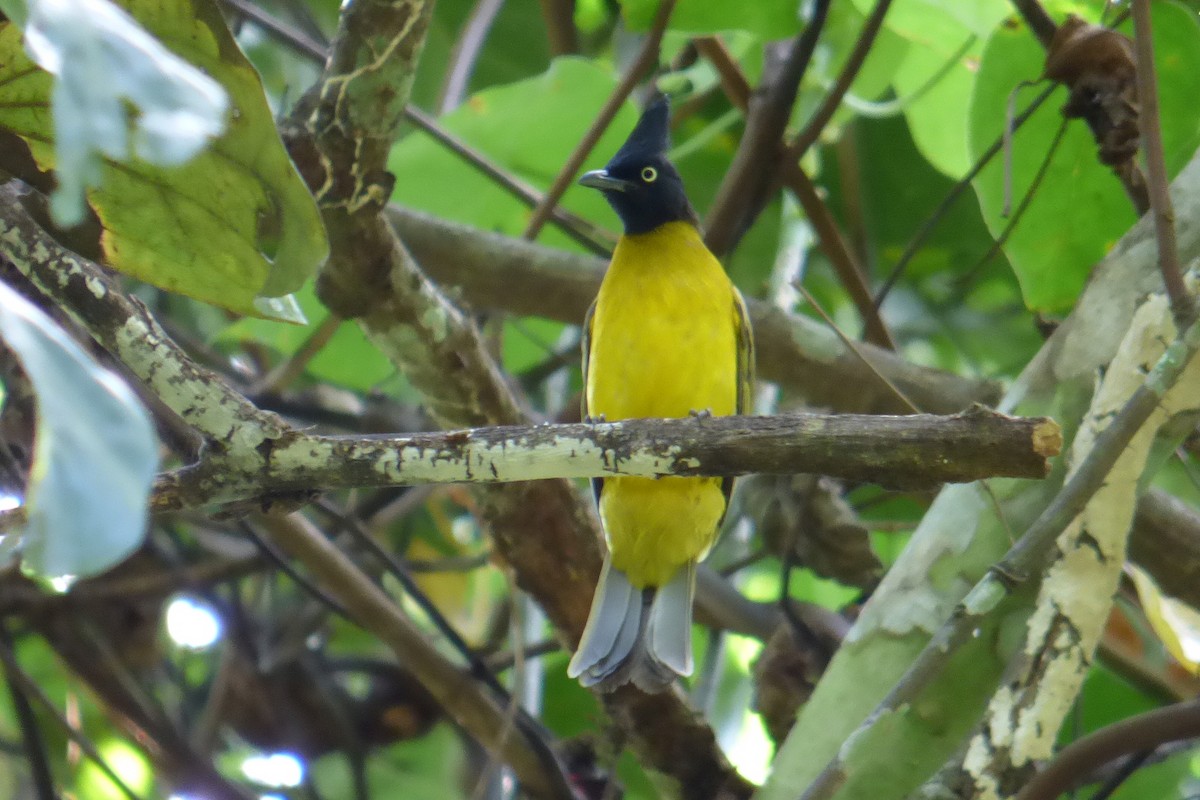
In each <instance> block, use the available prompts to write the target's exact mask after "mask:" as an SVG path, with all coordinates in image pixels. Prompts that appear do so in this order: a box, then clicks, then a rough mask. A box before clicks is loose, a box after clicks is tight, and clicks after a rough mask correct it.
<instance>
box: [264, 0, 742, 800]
mask: <svg viewBox="0 0 1200 800" xmlns="http://www.w3.org/2000/svg"><path fill="white" fill-rule="evenodd" d="M376 13H381V14H382V15H383V19H382V20H380V21H379V22H380V23H381V24H372V20H371V16H372V15H373V14H376ZM397 21H398V19H397V15H396V13H395V9H394V8H392V6H391V5H390V4H384V3H379V2H377V0H356V2H355V3H352V4H350V5H348V6H345V7H344V8H343V22H344V25H343V28H342V31H341V32H340V33H339V37H338V40H337V41H336V42H335V45H334V48H333V54H332V55H331V57H330V59H329V62H328V66H327V69H326V72H325V75H324V76H323V78H322V80H321V82H320V83H319V84H318V86H317V87H316V88H315V89H314V91H312V92H310V93H309V94H308V95H306V102H305V103H302V104H301V106H300V107H299V108H298V112H297V114H296V115H294V118H293V119H294V123H293V125H292V126H291V127H290V129H289V131H288V137H287V138H288V142H289V150H290V151H291V153H292V154H293V157H294V160H295V162H296V163H297V165H298V166H299V167H300V170H301V174H303V175H304V177H305V179H306V180H307V182H308V184H309V186H310V187H311V188H313V189H314V190H316V191H317V193H318V195H319V199H320V200H321V202H322V205H323V212H324V220H325V224H326V229H327V231H328V233H329V239H330V246H331V250H332V253H333V255H332V257H331V258H330V260H329V263H328V265H327V267H326V269H325V270H324V271H323V272H322V274H321V277H320V279H319V281H318V286H317V288H318V292H319V294H320V296H321V299H322V300H323V302H325V303H326V305H328V306H329V307H330V309H331V310H333V311H334V312H336V313H339V314H341V315H342V316H345V317H355V318H358V319H359V322H360V324H361V325H362V327H363V329H364V331H365V332H366V334H367V335H368V336H369V337H370V338H371V340H372V341H373V342H374V343H375V344H376V346H377V347H379V348H380V350H381V351H382V352H384V353H385V354H386V355H387V357H388V358H389V359H390V360H391V361H392V363H393V364H395V365H396V366H397V368H399V369H401V370H403V371H404V373H405V375H406V376H407V377H408V378H409V380H410V382H411V384H412V385H413V387H414V388H415V389H416V390H417V391H418V392H419V393H420V394H421V395H422V397H423V399H424V405H425V407H426V409H427V410H428V412H429V414H430V415H431V417H432V418H433V419H434V420H435V421H436V422H437V423H438V424H440V425H442V426H445V427H478V426H481V425H496V424H517V423H521V422H524V421H525V415H524V413H523V411H522V408H521V406H520V403H519V401H518V399H517V398H516V397H515V396H514V394H513V392H512V389H511V387H510V385H509V384H508V382H507V380H506V379H505V377H504V376H503V374H502V373H501V371H500V369H499V367H498V366H497V365H496V363H495V362H494V360H493V359H492V358H491V356H490V353H489V349H488V347H487V345H486V343H485V342H484V341H483V340H482V338H481V337H480V335H479V332H478V330H477V329H476V328H475V326H474V325H473V323H472V321H471V320H470V318H469V317H467V316H466V315H464V314H463V313H462V312H461V311H460V310H459V309H458V308H457V307H455V306H454V305H452V304H451V303H450V302H449V301H448V300H447V299H446V298H445V297H444V296H443V295H442V294H441V292H440V291H439V290H438V288H437V287H436V286H435V285H434V284H433V283H432V282H430V281H429V280H428V278H427V277H426V276H425V274H424V273H423V272H422V271H421V269H420V267H419V266H418V265H417V263H416V261H414V259H413V258H412V256H411V255H410V253H409V252H408V251H407V250H406V249H405V248H404V246H403V245H402V244H401V242H400V241H399V239H398V238H397V236H396V234H395V232H394V231H393V230H392V229H391V228H390V227H388V226H387V224H386V223H385V222H384V220H383V218H382V216H381V214H380V212H381V211H382V207H383V201H384V200H385V199H386V196H387V193H386V191H385V190H386V189H387V188H388V181H387V175H386V172H384V168H385V166H386V164H385V159H386V154H387V147H385V146H380V145H381V144H383V143H384V142H387V143H389V144H390V141H391V140H392V139H393V138H394V136H395V133H396V122H397V120H398V119H399V113H395V114H394V115H393V110H394V108H395V106H396V105H397V104H399V105H400V106H401V107H402V105H403V101H404V99H405V96H406V94H407V89H408V86H409V85H410V82H411V70H412V59H413V58H414V57H415V53H416V52H417V48H416V47H415V46H397V43H395V42H392V41H390V40H389V37H394V36H395V35H396V33H395V24H396V22H397ZM415 28H416V26H415V25H407V26H406V27H405V28H404V29H403V32H404V33H405V34H406V35H418V34H413V33H411V32H412V31H413V30H414V29H415ZM379 53H387V54H390V57H389V58H383V59H380V58H378V57H377V54H379ZM364 64H365V66H364ZM364 117H365V118H364ZM296 123H300V124H296ZM473 497H474V500H475V502H476V504H477V512H478V515H479V517H480V519H481V522H482V524H483V526H484V527H485V528H486V529H487V531H488V533H489V534H490V536H491V538H492V541H493V543H494V545H495V552H496V554H497V558H498V559H500V560H501V561H502V562H503V563H505V564H506V565H507V566H508V567H509V568H511V569H512V571H513V574H514V577H515V580H516V581H517V583H518V585H520V587H521V588H522V589H523V590H525V591H527V592H528V593H529V594H530V595H531V596H533V597H534V598H535V599H536V600H537V602H538V603H539V604H540V605H541V606H542V608H543V610H544V611H545V612H546V616H547V618H548V619H549V620H550V621H551V622H552V624H553V625H554V627H555V628H556V630H557V632H558V635H559V636H560V637H561V638H562V640H564V641H565V642H568V643H573V642H575V641H577V640H578V638H579V636H580V634H581V633H582V631H583V627H584V624H585V622H586V620H587V616H588V611H589V608H590V605H591V603H590V596H591V594H592V591H593V589H594V586H595V580H596V577H597V575H598V573H599V571H600V565H601V549H600V541H601V538H600V532H599V526H598V522H597V520H596V516H595V511H594V507H593V505H592V503H591V500H590V498H587V499H585V497H584V496H583V494H582V493H581V492H580V491H579V489H578V488H577V487H576V486H574V485H573V484H572V483H570V482H569V481H566V480H548V481H528V482H518V483H511V484H504V485H494V486H479V487H477V488H475V489H474V490H473ZM531 532H536V534H537V535H530V533H531ZM622 702H623V705H622V708H623V709H624V711H625V712H626V717H625V718H626V719H630V718H633V717H636V716H638V715H639V707H640V704H641V703H643V702H646V703H652V704H653V706H654V707H655V708H656V709H657V711H658V712H659V713H658V714H657V718H660V719H661V718H671V719H673V720H674V721H675V724H676V726H677V728H676V729H675V730H674V736H675V737H677V738H678V739H685V738H687V739H691V740H692V742H693V744H694V747H693V748H692V749H691V750H690V752H689V753H688V758H679V757H678V753H677V752H675V751H674V750H672V740H671V739H666V740H664V739H662V738H658V737H656V736H649V735H647V734H646V732H645V731H643V730H638V729H627V730H626V731H625V732H626V734H627V736H628V741H629V743H630V745H631V747H632V749H633V750H634V751H635V752H636V753H637V754H638V756H639V757H640V758H641V759H642V761H643V762H644V763H645V764H646V765H647V766H649V767H652V768H654V769H656V770H659V771H662V772H663V773H666V774H667V775H669V776H671V777H673V778H674V779H675V780H677V781H679V782H680V783H682V784H693V783H695V780H696V776H697V775H699V776H703V778H704V779H705V780H706V781H707V785H708V793H710V794H716V793H718V792H719V791H722V789H723V788H729V789H730V790H732V791H734V792H735V793H737V794H739V795H741V794H748V787H747V786H746V784H745V783H744V782H743V781H741V779H740V778H738V776H737V774H736V772H734V771H733V769H732V768H731V767H730V765H729V763H728V761H727V760H726V759H725V757H724V755H723V754H722V753H721V751H720V749H719V748H718V747H717V746H716V743H715V742H716V740H715V737H714V735H713V733H712V731H711V730H710V729H709V728H708V726H707V725H706V724H705V723H704V721H703V720H702V719H699V718H697V717H695V716H694V715H692V714H691V712H690V711H689V710H688V709H687V707H686V705H684V703H683V702H682V699H681V698H680V697H679V696H677V695H659V696H657V697H655V698H653V699H648V698H645V697H644V696H642V695H637V694H634V695H625V697H624V700H623V701H622ZM515 739H516V740H518V741H520V740H523V739H524V737H523V736H517V737H515ZM705 742H707V744H705ZM532 743H533V742H531V744H532ZM554 768H555V765H552V764H547V765H546V769H547V770H552V769H554ZM531 777H533V778H534V779H535V781H536V780H538V778H537V776H531Z"/></svg>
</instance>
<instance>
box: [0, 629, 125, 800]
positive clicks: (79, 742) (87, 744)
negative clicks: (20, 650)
mask: <svg viewBox="0 0 1200 800" xmlns="http://www.w3.org/2000/svg"><path fill="white" fill-rule="evenodd" d="M0 661H3V662H4V670H5V675H6V677H7V679H8V680H9V681H10V682H12V683H13V684H18V685H20V687H21V689H22V690H23V691H24V692H26V693H27V694H28V695H29V696H30V697H32V698H34V699H35V700H37V701H38V703H39V704H40V705H41V706H42V708H43V710H44V711H45V712H46V713H48V714H49V715H50V716H51V717H52V718H53V719H54V721H55V722H56V723H57V724H58V726H59V727H60V728H62V731H63V733H65V734H66V735H67V738H68V739H70V740H71V742H72V743H74V744H75V745H76V746H77V747H78V748H79V749H80V750H81V751H83V754H84V755H85V756H87V757H88V758H89V759H91V760H92V762H93V763H94V764H95V765H96V766H97V767H98V768H99V769H100V771H101V772H103V773H104V777H106V778H108V779H109V780H110V781H112V784H113V786H115V787H117V790H118V791H119V792H120V793H121V794H123V795H125V797H127V798H128V800H140V798H139V797H138V795H137V793H135V792H134V791H133V790H132V789H130V788H129V785H128V784H126V783H125V781H123V780H121V776H120V775H118V774H117V773H116V772H115V771H114V770H113V768H112V767H110V766H109V764H108V762H107V761H106V760H105V759H104V756H102V755H100V751H99V750H98V749H96V746H95V745H94V744H92V740H91V739H89V738H88V737H86V736H84V735H83V734H82V733H80V732H79V731H78V730H77V729H76V728H75V726H74V725H72V724H71V723H70V722H69V721H68V720H67V718H66V717H65V716H63V713H62V711H60V710H59V708H58V705H57V704H56V703H55V702H54V701H53V700H51V699H50V698H49V696H47V695H46V693H45V692H44V691H43V690H42V688H41V686H39V685H38V683H37V681H35V680H34V679H33V678H31V677H30V676H29V674H28V673H26V672H25V670H23V669H21V665H20V664H19V663H18V662H17V659H16V653H15V652H14V651H13V649H12V647H11V644H10V642H9V640H8V639H7V635H6V636H5V638H3V639H0Z"/></svg>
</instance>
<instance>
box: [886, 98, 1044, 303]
mask: <svg viewBox="0 0 1200 800" xmlns="http://www.w3.org/2000/svg"><path fill="white" fill-rule="evenodd" d="M1055 88H1057V87H1055V86H1048V87H1046V89H1045V90H1044V91H1043V92H1042V93H1041V94H1040V95H1038V96H1037V97H1036V98H1034V100H1033V102H1032V103H1030V104H1029V106H1028V107H1027V108H1026V109H1025V110H1024V111H1022V112H1021V113H1020V114H1018V115H1017V116H1016V117H1015V118H1014V119H1013V122H1012V127H1013V129H1016V128H1019V127H1021V125H1023V124H1025V122H1026V120H1028V119H1029V118H1030V117H1031V116H1033V113H1034V112H1035V111H1037V110H1038V109H1039V108H1040V107H1041V105H1042V103H1044V102H1046V99H1047V98H1049V97H1050V95H1051V94H1052V93H1053V92H1054V90H1055ZM1003 147H1004V137H1003V136H999V137H997V138H996V141H994V142H992V144H991V146H990V147H988V149H987V150H985V151H983V154H982V155H980V156H979V160H977V161H976V162H975V164H974V166H972V167H971V169H970V170H968V172H967V174H966V175H964V176H963V177H962V178H961V179H960V180H959V181H958V183H956V184H954V186H953V188H951V189H950V191H949V192H948V193H947V194H946V196H945V197H944V198H943V199H942V202H940V203H938V207H937V208H935V209H934V210H933V213H932V214H930V215H929V218H928V219H926V220H925V222H923V223H921V227H920V228H918V229H917V232H916V234H915V235H914V236H913V238H912V239H910V240H909V242H908V244H907V245H906V246H905V248H904V252H903V253H901V254H900V259H899V260H898V261H897V262H896V266H894V267H892V271H891V273H889V274H888V276H887V279H886V280H885V281H884V282H883V285H882V286H880V287H879V291H878V292H877V293H876V294H875V307H876V308H878V307H879V306H881V305H883V301H884V300H886V299H887V296H888V294H889V293H890V292H891V291H892V288H893V287H894V286H895V285H896V281H898V280H899V279H900V276H901V275H903V274H904V270H905V269H906V268H907V267H908V265H909V262H911V261H912V260H913V257H914V256H916V254H917V253H919V252H920V251H921V248H922V247H924V246H925V242H926V241H928V240H929V237H930V236H931V235H932V234H933V231H934V229H935V228H936V227H937V225H938V223H939V222H941V221H942V220H943V219H945V217H946V214H947V213H948V212H949V211H950V209H951V207H952V206H953V205H954V204H955V203H956V202H957V201H958V198H959V197H961V196H962V195H963V193H964V192H966V190H967V189H969V188H970V186H971V181H973V180H975V177H976V176H977V175H979V173H980V172H982V171H983V168H984V167H986V166H987V165H988V163H989V162H990V161H991V160H992V159H993V158H995V157H996V154H997V153H999V152H1000V150H1001V149H1002V148H1003Z"/></svg>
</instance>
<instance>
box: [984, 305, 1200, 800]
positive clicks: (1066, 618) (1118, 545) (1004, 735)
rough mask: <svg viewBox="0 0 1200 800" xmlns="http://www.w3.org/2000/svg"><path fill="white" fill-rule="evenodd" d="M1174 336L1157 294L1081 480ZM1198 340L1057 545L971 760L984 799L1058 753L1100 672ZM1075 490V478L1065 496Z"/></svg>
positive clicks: (1082, 443) (1108, 390) (1193, 374)
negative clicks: (1116, 600) (1154, 468)
mask: <svg viewBox="0 0 1200 800" xmlns="http://www.w3.org/2000/svg"><path fill="white" fill-rule="evenodd" d="M1173 334H1174V326H1173V325H1172V323H1171V312H1170V302H1169V300H1168V298H1167V297H1165V296H1164V295H1161V294H1157V295H1153V296H1151V297H1150V298H1149V299H1148V300H1147V301H1146V302H1145V303H1144V304H1143V305H1142V306H1141V308H1139V309H1138V312H1137V314H1135V315H1134V321H1133V324H1132V325H1131V326H1130V329H1129V333H1128V334H1127V336H1126V338H1125V340H1124V341H1123V342H1122V346H1121V348H1120V349H1119V350H1118V352H1117V355H1116V357H1115V358H1114V359H1113V361H1112V363H1111V364H1110V365H1109V367H1108V369H1107V370H1105V374H1104V380H1103V382H1102V383H1101V385H1100V386H1099V388H1098V389H1097V391H1096V394H1095V395H1094V397H1093V400H1092V407H1091V408H1090V409H1089V411H1088V414H1087V416H1086V417H1085V418H1084V424H1083V426H1082V428H1081V429H1080V431H1079V433H1078V434H1077V435H1076V437H1075V443H1074V446H1073V447H1072V453H1071V461H1072V462H1073V463H1072V473H1071V474H1072V477H1074V476H1075V475H1079V474H1081V473H1082V472H1083V470H1084V469H1086V467H1087V466H1088V464H1089V460H1094V454H1096V451H1097V450H1098V449H1099V448H1100V446H1102V445H1104V444H1109V445H1111V442H1108V441H1105V439H1104V437H1103V435H1102V434H1103V432H1104V431H1106V430H1108V429H1109V427H1110V425H1115V424H1117V423H1119V422H1120V421H1121V420H1122V416H1121V413H1120V412H1121V409H1122V408H1123V407H1125V406H1127V405H1128V404H1130V403H1131V402H1132V401H1133V400H1134V398H1136V397H1138V392H1139V391H1141V390H1142V386H1143V383H1142V381H1143V378H1144V377H1145V375H1146V372H1145V371H1146V367H1147V366H1148V365H1149V364H1153V363H1154V362H1155V361H1158V360H1159V359H1161V358H1163V356H1164V353H1165V352H1166V351H1167V343H1168V342H1170V341H1171V339H1172V338H1173ZM1190 334H1191V335H1190V336H1189V337H1185V338H1184V339H1183V340H1182V341H1183V342H1184V343H1185V344H1186V345H1187V346H1188V348H1187V350H1186V351H1185V352H1181V353H1176V354H1175V359H1176V360H1177V362H1178V363H1179V364H1181V365H1182V364H1188V365H1189V366H1188V368H1187V369H1186V370H1177V371H1178V372H1179V374H1178V375H1177V376H1176V378H1175V380H1174V381H1173V385H1172V384H1167V385H1166V386H1163V387H1161V388H1160V389H1159V390H1158V391H1156V392H1155V395H1154V398H1153V399H1154V400H1156V401H1157V402H1153V403H1152V404H1151V405H1150V407H1151V408H1152V409H1153V410H1152V412H1151V413H1150V414H1149V415H1147V417H1148V419H1147V420H1146V422H1145V423H1144V424H1143V425H1142V426H1141V427H1140V429H1138V430H1137V432H1136V434H1135V435H1133V436H1131V437H1129V441H1128V442H1126V443H1124V446H1123V447H1122V448H1121V450H1120V451H1119V457H1118V458H1115V459H1113V461H1114V462H1115V463H1113V465H1112V466H1111V468H1110V469H1108V470H1106V471H1105V473H1104V475H1103V477H1102V483H1101V485H1099V487H1098V488H1097V489H1096V491H1095V494H1094V496H1093V497H1092V498H1091V499H1090V500H1089V501H1088V503H1087V505H1086V506H1085V507H1084V509H1083V511H1082V512H1081V513H1080V514H1079V515H1078V516H1076V517H1075V518H1074V520H1073V521H1072V522H1071V524H1070V525H1068V526H1067V527H1066V529H1065V530H1064V531H1063V532H1062V534H1061V535H1060V536H1059V537H1058V539H1057V542H1056V544H1055V545H1054V549H1053V555H1052V557H1051V559H1050V560H1049V564H1048V565H1047V566H1046V567H1045V568H1044V576H1043V578H1042V582H1041V588H1040V592H1039V596H1038V600H1037V607H1036V610H1035V611H1034V613H1033V616H1032V617H1031V618H1030V620H1029V622H1028V629H1027V634H1026V639H1025V646H1024V649H1023V651H1022V652H1021V654H1019V655H1018V656H1017V657H1016V659H1015V660H1014V662H1013V664H1011V665H1010V666H1009V669H1008V672H1007V680H1005V682H1004V685H1003V687H1002V688H1001V690H1000V691H998V692H997V693H996V694H995V696H993V698H992V700H991V703H990V704H989V706H988V713H987V716H986V717H985V719H984V722H983V725H982V727H981V730H980V731H979V732H978V733H976V735H975V736H974V737H973V738H972V740H971V745H970V747H969V749H968V751H967V756H966V758H965V759H964V762H963V768H964V770H965V771H966V773H967V774H968V775H970V778H971V781H972V782H973V784H974V785H975V790H976V792H977V796H979V797H983V798H989V797H1006V796H1009V795H1011V794H1014V793H1015V791H1016V790H1017V789H1018V788H1019V787H1020V786H1021V785H1022V784H1023V783H1024V782H1025V780H1026V779H1027V778H1028V777H1029V775H1030V773H1031V772H1032V771H1033V770H1034V767H1035V764H1036V762H1037V761H1039V760H1041V759H1044V758H1047V757H1048V756H1050V754H1051V753H1052V752H1053V750H1054V746H1055V742H1056V741H1057V732H1058V729H1059V727H1060V726H1061V725H1062V722H1063V720H1064V719H1065V718H1066V716H1067V714H1068V713H1069V712H1070V709H1071V706H1072V705H1073V704H1074V700H1075V696H1076V695H1077V694H1078V693H1079V688H1080V686H1081V685H1082V684H1083V680H1084V678H1085V677H1086V676H1087V673H1088V671H1089V669H1090V668H1091V663H1092V658H1093V654H1094V652H1095V649H1096V645H1097V643H1098V642H1099V640H1100V635H1101V633H1102V631H1103V628H1104V624H1105V621H1106V620H1107V619H1108V612H1109V609H1110V608H1111V606H1112V597H1113V594H1114V593H1115V592H1116V589H1117V583H1118V581H1119V580H1120V577H1121V569H1122V567H1123V565H1124V563H1125V549H1126V539H1127V537H1128V534H1129V527H1130V523H1131V522H1132V519H1133V514H1134V508H1135V506H1136V501H1137V493H1138V486H1139V482H1140V481H1141V478H1142V474H1143V472H1144V471H1145V468H1146V465H1147V460H1148V459H1149V458H1150V455H1151V448H1152V447H1153V446H1154V444H1155V437H1156V435H1157V433H1158V430H1159V429H1160V428H1161V427H1162V426H1163V425H1165V424H1166V423H1167V422H1169V421H1170V420H1171V419H1172V418H1173V417H1176V416H1177V415H1180V414H1190V415H1192V417H1193V419H1194V417H1195V415H1196V414H1197V412H1200V392H1198V391H1197V390H1198V388H1200V363H1197V362H1196V360H1195V359H1194V358H1193V357H1192V354H1193V353H1194V352H1195V350H1196V348H1197V345H1198V344H1200V333H1198V332H1197V331H1195V330H1192V331H1191V332H1190ZM1154 375H1155V373H1151V377H1152V378H1153V377H1154ZM1164 389H1165V390H1166V391H1163V390H1164ZM1072 483H1073V481H1071V480H1069V482H1068V484H1067V486H1066V487H1064V491H1063V494H1066V493H1067V490H1068V489H1069V488H1070V487H1071V486H1072ZM1034 563H1037V562H1034Z"/></svg>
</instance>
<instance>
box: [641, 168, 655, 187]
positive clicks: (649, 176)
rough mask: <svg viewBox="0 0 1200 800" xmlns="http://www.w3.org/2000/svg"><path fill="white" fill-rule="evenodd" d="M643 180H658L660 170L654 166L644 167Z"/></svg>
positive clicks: (648, 181) (652, 181) (649, 181)
mask: <svg viewBox="0 0 1200 800" xmlns="http://www.w3.org/2000/svg"><path fill="white" fill-rule="evenodd" d="M642 180H644V181H645V182H646V183H654V182H655V181H656V180H658V170H656V169H655V168H654V167H642Z"/></svg>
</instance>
